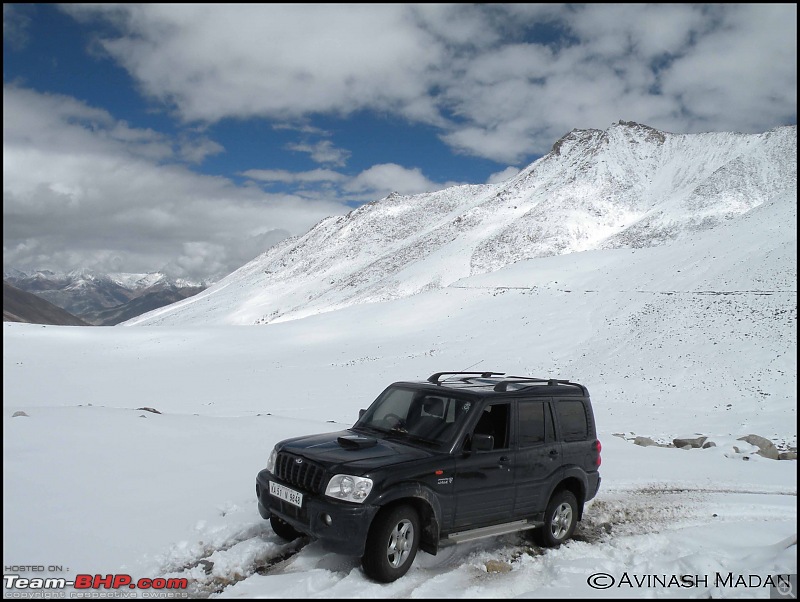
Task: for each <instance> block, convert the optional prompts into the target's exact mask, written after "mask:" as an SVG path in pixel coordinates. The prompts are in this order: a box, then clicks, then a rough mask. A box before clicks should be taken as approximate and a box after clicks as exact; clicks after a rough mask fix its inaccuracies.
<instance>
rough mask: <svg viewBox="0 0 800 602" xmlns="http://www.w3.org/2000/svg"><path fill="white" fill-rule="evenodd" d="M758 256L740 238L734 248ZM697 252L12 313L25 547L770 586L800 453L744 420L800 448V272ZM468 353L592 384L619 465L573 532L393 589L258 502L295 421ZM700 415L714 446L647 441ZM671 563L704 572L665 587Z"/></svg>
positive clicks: (9, 399) (16, 480) (435, 563)
mask: <svg viewBox="0 0 800 602" xmlns="http://www.w3.org/2000/svg"><path fill="white" fill-rule="evenodd" d="M746 243H747V241H745V240H743V241H741V245H740V246H745V247H746ZM709 244H710V243H709ZM747 252H749V253H751V254H752V253H754V252H755V251H754V250H753V249H750V250H749V251H748V250H747V249H745V250H739V249H737V248H732V249H731V251H730V253H729V254H728V255H729V260H730V264H731V265H736V263H737V261H739V259H741V257H740V256H741V255H743V254H746V253H747ZM682 253H685V250H683V251H682V250H681V248H671V247H664V248H655V249H640V250H636V251H633V250H607V251H593V252H590V253H585V254H572V255H569V256H562V257H551V258H544V259H539V260H532V261H531V262H523V263H520V264H516V265H514V266H511V267H509V268H507V269H506V270H501V271H500V272H496V273H495V274H491V275H483V276H477V277H473V278H469V279H466V280H462V281H460V282H458V283H456V285H454V286H452V287H448V288H445V289H442V290H437V291H429V292H427V293H423V294H419V295H415V296H413V297H409V298H405V299H398V300H395V301H391V302H383V303H372V304H365V305H358V306H353V307H349V308H346V309H343V310H339V311H332V312H328V313H325V314H321V315H316V316H311V317H308V318H305V319H300V320H294V321H286V322H280V323H275V324H270V325H267V326H249V327H248V326H238V327H237V326H215V327H207V326H197V327H188V326H184V327H135V328H123V327H113V328H85V327H84V328H80V327H54V326H37V325H26V324H12V323H6V324H4V325H3V370H4V372H3V399H4V402H3V404H4V407H3V414H4V421H3V487H4V494H3V527H4V534H3V562H4V565H6V566H14V565H17V566H19V565H44V566H45V567H47V566H49V565H56V566H61V567H63V569H64V571H63V572H54V573H52V574H53V575H59V576H60V575H66V576H74V575H75V574H103V575H105V574H110V573H127V574H130V575H131V576H132V577H133V578H135V579H136V578H141V577H153V576H169V577H186V578H188V579H189V583H190V591H191V592H192V594H193V595H195V596H209V595H211V596H221V597H269V598H295V597H325V598H338V597H342V598H352V597H359V598H363V597H367V598H371V597H381V598H384V597H388V598H407V597H446V598H451V597H452V598H462V597H467V598H473V597H487V598H498V597H500V598H502V597H517V596H519V597H585V596H599V597H602V596H605V595H608V596H611V597H620V596H623V597H648V596H658V597H662V596H663V597H686V596H689V597H701V598H702V597H748V598H749V597H762V598H763V597H768V596H769V588H768V587H763V583H764V580H766V579H767V578H768V576H770V575H773V574H777V573H796V572H797V545H796V533H797V474H796V466H797V465H796V462H795V461H777V460H769V459H766V458H763V457H761V456H759V455H757V454H754V453H753V451H754V448H752V447H750V446H749V445H747V444H744V443H743V442H741V441H737V439H738V438H739V437H741V436H744V435H748V434H758V435H762V436H765V437H767V438H770V439H772V440H773V441H774V442H775V443H776V444H778V445H779V446H782V447H783V448H784V449H785V448H786V446H788V445H792V446H796V437H797V430H796V405H797V403H796V393H795V386H796V365H797V361H796V360H797V355H796V342H797V338H796V290H795V291H792V290H790V289H789V288H786V287H784V288H782V289H781V287H780V286H778V285H777V284H776V281H775V280H773V281H771V283H770V284H769V286H768V287H765V288H769V289H770V290H772V291H773V292H772V294H756V293H754V292H753V291H754V286H752V284H753V283H752V278H754V277H757V276H754V274H753V273H752V272H750V271H747V270H743V271H742V274H745V275H741V274H740V278H741V279H740V280H739V281H732V282H729V286H728V288H726V289H724V291H727V292H728V293H731V294H711V293H713V291H714V290H715V289H714V287H713V286H711V285H712V284H714V283H715V282H716V280H715V279H717V278H723V277H731V274H732V273H733V272H732V271H731V270H728V269H727V268H726V269H723V267H721V266H722V263H718V264H716V265H715V266H708V267H707V268H700V267H698V268H695V269H692V268H690V267H688V265H687V261H686V258H685V257H684V256H683V255H682ZM695 253H696V254H697V256H698V257H701V258H702V257H703V256H704V253H705V251H703V248H702V244H701V243H700V242H699V240H698V242H697V246H696V247H695ZM770 255H771V256H772V257H779V256H780V253H778V252H777V251H776V250H775V249H773V250H772V251H771V252H770ZM674 256H677V257H678V259H675V263H674V264H673V263H671V261H672V259H671V257H674ZM570 257H571V258H572V259H570ZM789 260H791V256H789ZM783 261H786V259H785V258H784V260H783ZM678 263H682V264H683V265H684V266H685V267H684V268H683V270H684V271H682V272H681V274H683V278H684V279H685V280H683V281H682V280H681V275H680V274H677V273H676V270H678V269H679V268H678ZM795 263H796V256H795ZM726 265H727V264H726ZM784 265H787V264H784ZM788 267H789V268H791V265H790V264H788ZM656 268H658V269H656ZM795 269H796V268H795ZM621 274H627V275H628V276H629V277H630V278H631V283H632V284H631V285H630V286H625V285H624V284H623V283H622V282H620V281H619V279H618V277H619V276H620V275H621ZM748 274H749V275H748ZM659 275H660V276H659ZM704 279H705V280H704ZM748 279H750V280H748ZM723 280H724V278H723ZM718 285H719V283H717V285H714V286H717V287H718ZM716 291H717V293H721V292H722V291H723V289H722V288H721V287H718V288H717V289H716ZM748 291H749V292H748ZM669 292H671V293H673V294H666V293H669ZM737 292H738V293H737ZM679 293H682V294H679ZM734 293H737V294H734ZM698 303H699V304H700V305H699V306H698ZM731 303H733V305H730V304H731ZM792 307H794V311H793V312H792ZM737 318H742V319H738V320H737ZM476 363H477V366H474V364H476ZM469 367H472V368H473V369H475V368H478V369H481V370H498V371H505V372H508V373H513V374H526V373H528V374H533V375H537V376H558V377H563V378H570V379H572V380H575V381H578V382H582V383H584V384H585V385H587V386H588V387H589V390H590V392H591V393H592V396H593V399H594V406H595V413H596V415H597V422H598V428H599V432H600V438H601V440H602V442H603V465H602V467H601V474H602V478H603V483H602V486H601V490H600V493H599V495H598V497H597V498H596V499H595V500H593V501H592V502H591V503H590V504H589V505H588V506H587V509H586V512H585V520H584V522H583V523H582V524H581V526H580V528H579V530H578V532H577V535H576V538H575V540H574V541H571V542H569V543H568V544H566V545H564V546H563V547H562V548H560V549H556V550H546V551H545V550H542V549H540V548H537V547H535V546H533V545H532V544H531V543H530V542H528V541H527V540H526V539H525V538H524V537H522V536H520V535H509V536H503V537H499V538H495V539H486V540H481V541H478V542H472V543H469V544H463V545H461V546H456V547H454V548H450V549H446V550H444V551H442V552H441V553H440V554H439V555H437V556H429V555H427V554H425V553H420V554H419V555H418V557H417V560H416V561H415V563H414V566H413V567H412V569H411V570H410V572H409V573H408V574H407V575H406V576H405V577H403V578H402V579H400V580H399V581H397V582H395V583H393V584H389V585H379V584H376V583H373V582H371V581H369V580H368V579H366V577H365V576H364V574H363V572H362V570H361V568H360V566H359V563H358V561H357V559H353V558H349V557H344V556H337V555H334V554H330V553H327V552H325V551H324V550H323V549H322V548H321V546H320V545H319V544H318V543H316V542H307V541H304V540H298V541H296V542H293V543H290V544H286V543H283V542H281V541H280V540H279V539H278V538H277V537H276V536H275V535H274V534H273V533H272V531H271V529H270V527H269V525H268V523H267V522H266V521H263V520H262V519H261V518H260V516H259V514H258V511H257V507H256V499H255V493H254V480H255V476H256V473H257V472H258V471H259V470H260V469H262V468H263V467H264V465H265V463H266V460H267V457H268V455H269V452H270V450H271V449H272V447H273V445H274V444H275V443H276V442H277V441H279V440H281V439H284V438H286V437H289V436H294V435H301V434H307V433H314V432H325V431H335V430H340V429H341V428H343V427H346V426H349V425H350V424H352V423H353V422H354V420H355V418H356V416H357V413H358V410H359V408H362V407H366V406H367V405H368V404H369V403H370V402H371V401H372V399H374V398H375V397H376V396H377V395H378V393H380V391H381V390H382V389H383V388H384V387H385V386H386V385H387V384H388V383H390V382H392V381H395V380H406V379H417V378H418V379H423V378H426V377H427V376H429V375H430V374H431V373H433V372H436V371H440V370H459V369H466V368H469ZM760 378H763V380H762V381H760V382H759V379H760ZM756 389H757V390H758V391H760V392H761V394H759V393H758V392H757V391H756ZM729 404H730V405H729ZM143 407H148V408H155V409H157V410H159V411H160V412H161V414H156V413H153V412H150V411H147V410H140V409H137V408H143ZM18 411H22V412H25V413H26V414H27V416H17V417H12V416H13V414H14V413H15V412H18ZM694 433H702V434H705V435H708V436H709V437H710V438H711V439H712V440H713V441H714V442H715V443H716V444H717V445H716V447H712V448H708V449H692V450H683V449H676V448H663V447H640V446H637V445H634V444H633V442H632V440H631V439H632V438H633V437H634V436H635V435H642V436H650V437H652V438H654V439H656V440H660V441H666V440H671V439H672V438H673V437H676V436H679V435H690V434H694ZM734 446H736V448H737V450H738V451H736V450H734ZM45 572H47V571H45ZM601 573H602V574H604V575H606V576H603V575H600V576H598V577H594V579H595V581H594V583H595V584H596V585H607V584H608V583H610V581H609V579H610V578H613V579H614V580H615V585H614V586H612V587H610V588H608V589H605V590H600V589H593V588H592V587H591V586H590V585H589V579H590V577H591V576H592V575H598V574H601ZM672 575H677V576H679V577H680V576H685V575H691V579H692V581H691V583H692V584H693V587H678V586H677V585H675V582H673V584H672V586H664V585H660V584H659V581H660V583H669V579H670V577H671V576H672ZM731 575H732V576H731ZM740 575H744V576H745V579H747V584H748V585H753V586H754V587H745V585H744V584H743V582H742V581H740V580H739V576H740ZM27 576H41V575H40V574H37V575H31V574H27ZM608 576H610V577H608ZM751 576H756V577H753V578H751ZM648 579H649V582H647V580H648ZM720 579H721V581H720ZM759 579H760V580H759ZM637 580H638V581H639V582H642V580H645V583H644V585H643V586H642V587H639V586H637V585H636V583H637ZM681 583H683V584H686V583H689V582H687V581H685V580H684V581H682V582H681ZM756 585H761V587H756Z"/></svg>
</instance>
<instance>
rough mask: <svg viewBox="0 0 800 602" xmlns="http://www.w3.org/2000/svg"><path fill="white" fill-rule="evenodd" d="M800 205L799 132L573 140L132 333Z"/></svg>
mask: <svg viewBox="0 0 800 602" xmlns="http://www.w3.org/2000/svg"><path fill="white" fill-rule="evenodd" d="M796 192H797V128H796V126H788V127H782V128H777V129H774V130H771V131H769V132H766V133H763V134H737V133H706V134H671V133H667V132H661V131H658V130H655V129H653V128H650V127H648V126H644V125H640V124H636V123H631V122H623V121H620V122H619V123H618V124H616V125H614V126H612V127H610V128H609V129H607V130H605V131H602V130H573V131H572V132H570V133H568V134H567V135H566V136H564V137H563V138H561V139H560V140H558V141H557V142H556V143H555V144H554V146H553V150H552V151H551V152H550V153H549V154H548V155H546V156H544V157H542V158H541V159H539V160H538V161H536V162H535V163H533V164H531V165H530V166H528V167H527V168H526V169H524V170H522V171H521V172H520V173H519V174H518V175H517V176H515V177H513V178H511V179H510V180H508V181H506V182H504V183H501V184H496V185H476V186H459V187H453V188H448V189H445V190H441V191H438V192H433V193H426V194H418V195H413V196H403V195H399V194H395V193H393V194H391V195H389V196H388V197H386V198H384V199H381V200H379V201H376V202H373V203H370V204H367V205H364V206H362V207H359V208H358V209H356V210H354V211H352V212H350V213H349V214H348V215H346V216H338V217H330V218H327V219H325V220H323V221H322V222H320V223H319V224H317V225H316V226H315V227H314V228H312V229H311V230H310V231H309V232H307V233H306V234H305V235H303V236H299V237H295V238H292V239H287V240H285V241H283V242H282V243H280V244H278V245H276V246H275V247H272V248H271V249H269V250H268V251H267V252H266V253H264V254H262V255H261V256H260V257H258V258H256V259H255V260H253V261H252V262H250V263H248V264H247V265H245V266H243V267H242V268H240V269H239V270H237V271H236V272H234V273H232V274H231V275H229V276H228V277H226V278H224V279H223V280H221V281H219V282H218V283H217V284H216V285H215V286H213V287H211V288H209V289H207V290H206V291H204V292H203V293H201V294H199V295H196V296H194V297H192V298H191V299H187V300H185V301H183V302H178V303H176V304H174V305H170V306H168V307H166V308H161V309H158V310H155V311H153V312H150V313H147V314H144V315H142V316H139V317H138V318H134V319H133V320H130V321H128V322H127V323H126V324H128V325H134V324H142V325H148V324H149V325H161V324H163V325H178V324H265V323H270V322H277V321H285V320H291V319H296V318H301V317H304V316H308V315H313V314H318V313H322V312H327V311H332V310H335V309H339V308H343V307H348V306H351V305H355V304H360V303H369V302H377V301H386V300H391V299H398V298H403V297H408V296H411V295H415V294H417V293H420V292H423V291H427V290H433V289H440V288H443V287H448V286H450V285H452V284H453V283H455V282H456V281H458V280H460V279H462V278H465V277H468V276H474V275H478V274H484V273H489V272H493V271H496V270H499V269H501V268H503V267H505V266H509V265H512V264H514V263H516V262H519V261H522V260H527V259H535V258H543V257H549V256H555V255H567V254H574V253H577V252H582V251H591V250H597V251H600V250H611V249H622V248H631V249H636V248H644V247H653V246H659V245H666V244H671V243H678V244H680V243H681V242H682V241H685V240H687V238H688V237H692V236H693V235H694V234H695V233H697V232H704V231H712V230H717V229H720V228H724V227H726V226H727V225H728V224H730V223H731V222H732V221H733V220H734V219H735V218H736V217H737V216H740V215H743V214H747V213H748V212H750V211H752V210H754V209H755V208H757V207H759V206H761V205H764V204H765V203H766V202H767V201H770V200H773V201H775V200H777V199H784V201H785V202H789V203H792V202H793V203H794V204H795V205H796ZM795 232H796V230H795ZM794 236H795V239H796V234H795V235H794ZM715 252H716V253H719V254H725V253H726V252H727V250H726V249H723V248H720V249H719V250H718V251H715ZM700 269H704V268H702V266H701V268H700ZM795 269H796V268H795ZM536 271H537V268H536V265H535V264H534V265H532V266H531V273H532V274H536Z"/></svg>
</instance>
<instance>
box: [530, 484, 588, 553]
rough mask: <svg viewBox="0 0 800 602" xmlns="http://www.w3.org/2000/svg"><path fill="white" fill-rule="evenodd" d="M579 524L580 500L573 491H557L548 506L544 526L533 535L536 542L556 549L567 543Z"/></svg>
mask: <svg viewBox="0 0 800 602" xmlns="http://www.w3.org/2000/svg"><path fill="white" fill-rule="evenodd" d="M577 523H578V500H576V499H575V495H574V494H573V493H572V492H571V491H567V490H566V489H562V490H561V491H556V492H555V493H554V494H553V497H552V498H550V503H549V504H547V510H546V511H545V513H544V525H543V526H542V527H540V528H538V529H536V530H535V531H534V532H533V533H532V535H533V537H534V541H536V543H538V544H539V545H540V546H544V547H546V548H555V547H558V546H560V545H561V544H562V543H564V542H565V541H567V540H568V539H569V538H570V537H572V534H573V533H574V532H575V526H576V525H577Z"/></svg>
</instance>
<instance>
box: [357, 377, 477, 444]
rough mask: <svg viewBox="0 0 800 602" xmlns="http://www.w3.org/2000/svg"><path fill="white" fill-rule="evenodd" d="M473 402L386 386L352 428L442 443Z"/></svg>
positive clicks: (456, 428) (450, 434)
mask: <svg viewBox="0 0 800 602" xmlns="http://www.w3.org/2000/svg"><path fill="white" fill-rule="evenodd" d="M473 405H474V403H473V402H471V401H468V400H463V399H456V398H454V397H447V396H445V395H439V394H437V393H432V392H430V391H420V390H415V389H410V388H405V387H394V386H393V387H389V388H388V389H386V390H385V391H384V392H383V393H382V394H381V395H380V397H378V399H376V400H375V402H374V403H373V404H372V405H371V406H370V407H369V409H368V410H367V411H366V413H365V414H364V415H363V416H362V417H361V418H359V420H358V422H356V424H355V425H354V427H353V428H362V429H370V430H375V431H380V432H384V433H391V434H395V435H398V436H403V437H405V438H408V439H411V440H418V441H423V442H427V443H435V444H443V443H447V442H449V441H450V440H451V439H452V438H453V437H454V436H455V434H456V432H457V431H458V427H459V426H460V425H461V423H462V422H463V421H464V418H465V416H466V415H467V413H468V412H469V411H470V409H471V408H472V406H473Z"/></svg>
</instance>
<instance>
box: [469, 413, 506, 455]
mask: <svg viewBox="0 0 800 602" xmlns="http://www.w3.org/2000/svg"><path fill="white" fill-rule="evenodd" d="M510 416H511V404H510V403H495V404H492V405H490V406H486V408H484V410H483V414H481V417H480V418H479V419H478V424H477V425H475V431H474V432H475V433H479V434H482V435H491V436H492V437H494V449H506V448H508V447H509V446H510V442H509V433H510V431H509V424H510V420H509V418H510Z"/></svg>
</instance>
